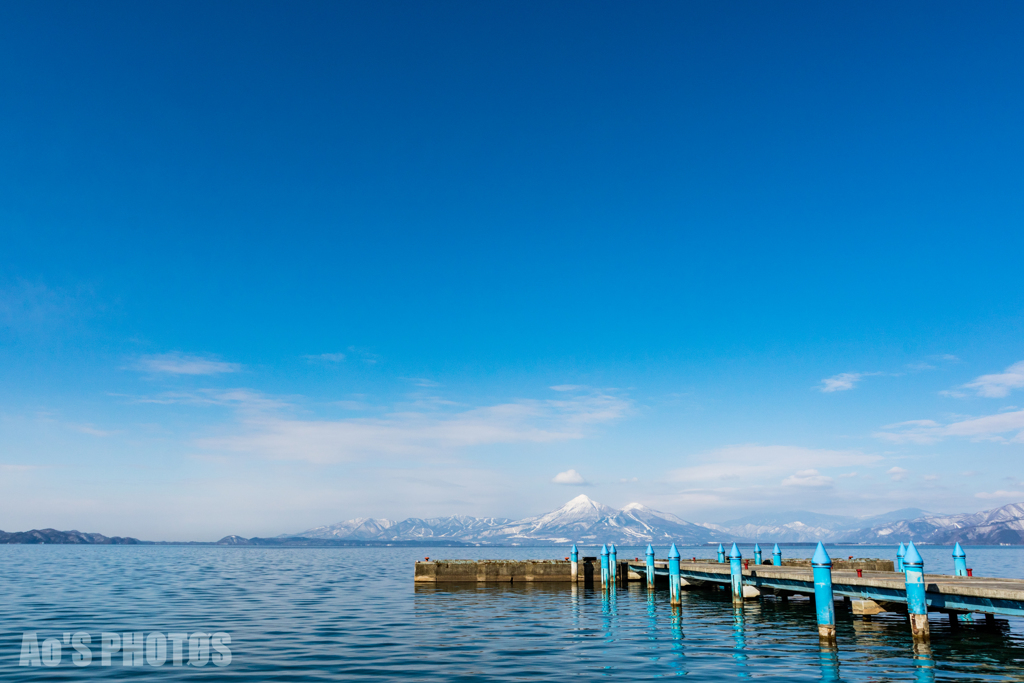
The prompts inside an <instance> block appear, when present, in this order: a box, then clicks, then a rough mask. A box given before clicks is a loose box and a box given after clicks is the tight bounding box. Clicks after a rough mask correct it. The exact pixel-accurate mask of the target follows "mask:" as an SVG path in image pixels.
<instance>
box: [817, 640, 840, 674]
mask: <svg viewBox="0 0 1024 683" xmlns="http://www.w3.org/2000/svg"><path fill="white" fill-rule="evenodd" d="M819 642H820V645H821V649H820V651H819V654H818V658H819V661H820V662H821V680H823V681H839V680H841V679H840V677H839V649H838V648H837V647H836V646H835V644H834V643H832V642H829V641H827V640H826V641H819Z"/></svg>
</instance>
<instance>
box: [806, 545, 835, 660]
mask: <svg viewBox="0 0 1024 683" xmlns="http://www.w3.org/2000/svg"><path fill="white" fill-rule="evenodd" d="M811 571H812V573H813V574H814V608H815V612H816V613H817V617H818V638H820V639H821V640H824V641H828V642H832V641H835V639H836V609H835V605H834V604H833V602H832V601H833V599H834V598H833V596H832V558H831V557H829V556H828V552H827V551H826V550H825V546H824V544H822V543H821V542H819V543H818V548H817V549H816V550H815V551H814V557H812V558H811Z"/></svg>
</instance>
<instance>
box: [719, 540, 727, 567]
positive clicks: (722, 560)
mask: <svg viewBox="0 0 1024 683" xmlns="http://www.w3.org/2000/svg"><path fill="white" fill-rule="evenodd" d="M718 564H725V548H723V547H722V544H721V543H719V544H718Z"/></svg>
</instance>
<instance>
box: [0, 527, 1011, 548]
mask: <svg viewBox="0 0 1024 683" xmlns="http://www.w3.org/2000/svg"><path fill="white" fill-rule="evenodd" d="M646 543H647V542H646V541H640V542H638V544H637V545H627V544H620V545H619V547H621V548H634V547H643V546H645V545H646ZM668 543H670V541H666V542H663V543H654V545H655V546H657V547H661V546H663V545H668ZM757 543H764V544H768V543H773V541H772V540H770V539H768V540H764V541H758V542H757ZM914 543H915V544H916V545H919V546H937V547H952V546H953V544H952V543H928V542H925V541H917V540H915V541H914ZM576 544H577V545H580V546H584V547H588V548H589V547H597V546H599V545H601V543H600V542H599V541H593V542H590V541H576ZM736 544H737V545H738V546H740V547H753V546H754V544H755V542H754V541H737V542H736ZM779 544H780V545H782V546H783V547H787V548H813V547H815V546H816V545H817V541H785V542H781V541H780V542H779ZM0 545H90V546H95V545H104V546H106V545H145V546H212V547H218V548H564V547H568V546H569V545H572V541H566V542H564V543H553V542H546V543H545V542H540V543H515V544H512V543H493V544H492V543H466V542H462V541H445V540H443V539H434V540H424V541H372V540H367V541H360V540H353V539H325V538H306V537H303V536H284V537H277V538H260V537H254V538H242V537H241V536H225V537H224V538H222V539H221V540H219V541H141V540H139V539H137V538H132V537H130V536H128V537H123V536H104V535H102V534H95V533H82V532H79V531H57V530H55V529H33V530H31V531H19V532H4V531H0ZM676 545H678V546H679V547H685V548H711V547H714V546H716V545H717V542H706V543H680V542H677V543H676ZM825 545H826V546H828V547H833V548H885V547H889V546H890V545H892V544H886V543H831V542H825ZM961 545H970V546H971V547H976V548H982V547H992V548H999V547H1011V548H1013V547H1021V546H1024V543H1013V544H991V543H980V544H969V543H961Z"/></svg>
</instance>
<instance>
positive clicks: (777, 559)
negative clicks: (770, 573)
mask: <svg viewBox="0 0 1024 683" xmlns="http://www.w3.org/2000/svg"><path fill="white" fill-rule="evenodd" d="M772 564H773V565H775V566H776V567H781V566H782V551H781V550H779V544H778V543H776V544H775V547H774V548H772Z"/></svg>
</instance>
